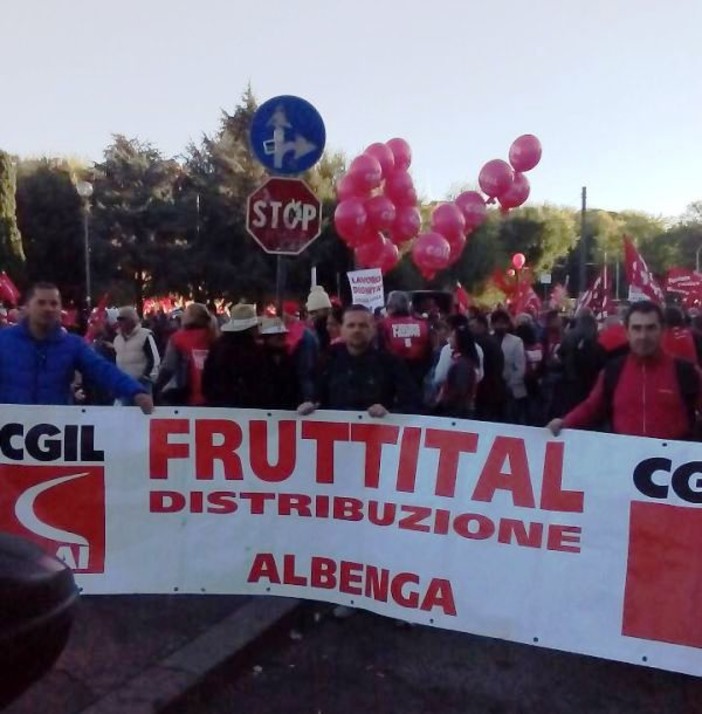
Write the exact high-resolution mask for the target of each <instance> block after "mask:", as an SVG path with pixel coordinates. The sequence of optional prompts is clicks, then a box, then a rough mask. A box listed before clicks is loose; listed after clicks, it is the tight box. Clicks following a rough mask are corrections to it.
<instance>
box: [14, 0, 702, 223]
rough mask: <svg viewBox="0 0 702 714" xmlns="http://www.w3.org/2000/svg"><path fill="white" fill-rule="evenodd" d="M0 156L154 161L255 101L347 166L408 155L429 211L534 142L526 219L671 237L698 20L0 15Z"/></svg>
mask: <svg viewBox="0 0 702 714" xmlns="http://www.w3.org/2000/svg"><path fill="white" fill-rule="evenodd" d="M0 25H1V26H2V41H1V42H0V102H2V104H3V105H4V106H3V107H2V110H0V148H1V149H3V150H5V151H9V152H10V153H16V154H20V155H23V156H26V155H31V156H37V155H44V154H46V155H52V156H53V155H70V156H78V157H81V158H85V159H87V160H91V161H92V160H99V159H100V158H101V155H102V151H103V149H104V148H105V147H106V146H107V145H108V144H109V142H110V140H111V136H112V134H114V133H121V134H125V135H127V136H128V137H138V138H140V139H142V140H146V141H150V142H152V143H153V144H155V145H156V146H157V147H158V148H159V149H160V150H161V151H162V152H163V153H164V154H165V155H168V156H172V155H177V154H180V153H181V152H183V150H184V148H185V147H186V145H187V144H188V142H189V141H191V140H195V141H198V140H199V139H200V137H201V136H202V134H203V133H210V134H211V133H213V132H214V131H215V130H216V129H217V126H218V123H219V119H220V111H221V110H222V109H225V110H229V111H232V110H233V109H234V107H235V106H236V104H237V102H238V101H239V99H240V97H241V95H242V93H243V91H244V90H245V89H246V86H247V84H248V83H249V82H250V83H251V86H252V88H253V90H254V93H255V95H256V97H257V99H258V100H259V101H260V102H263V101H265V100H266V99H268V98H270V97H273V96H276V95H280V94H294V95H298V96H301V97H304V98H305V99H307V100H308V101H310V102H311V103H312V104H313V105H315V106H316V107H317V109H318V110H319V112H320V113H321V115H322V117H323V119H324V121H325V124H326V128H327V147H328V148H329V149H333V150H341V151H344V152H345V153H346V154H347V155H349V157H352V156H354V155H356V154H357V153H359V152H361V151H362V150H363V149H364V148H365V146H367V145H368V144H370V143H373V142H376V141H384V140H387V139H389V138H391V137H393V136H401V137H403V138H405V139H406V140H407V141H409V143H410V145H411V147H412V150H413V163H412V169H411V170H412V173H413V175H414V178H415V182H416V184H417V186H418V187H419V189H420V192H421V193H422V195H423V196H424V197H426V198H431V199H441V198H444V197H445V196H446V195H447V194H448V193H449V192H450V191H451V190H452V189H455V188H456V187H459V186H463V185H469V184H475V183H476V181H477V177H478V173H479V171H480V167H481V166H482V165H483V164H484V163H485V162H486V161H488V160H490V159H493V158H507V153H508V150H509V146H510V144H511V142H512V141H513V140H514V139H515V138H516V137H517V136H519V135H520V134H524V133H533V134H536V135H537V136H538V137H539V138H540V140H541V142H542V145H543V158H542V161H541V163H540V164H539V166H538V167H537V168H536V169H534V170H533V171H532V172H530V174H529V178H530V181H531V185H532V194H531V198H530V203H541V202H544V201H548V202H550V203H555V204H561V205H569V206H578V205H579V201H580V193H581V187H582V186H587V188H588V198H589V202H590V205H591V206H592V207H598V208H603V209H607V210H626V209H633V210H642V211H647V212H649V213H653V214H659V215H664V216H669V217H674V216H677V215H679V214H681V213H682V212H683V211H684V210H685V207H686V206H687V205H688V204H689V203H690V202H692V201H694V200H698V199H702V172H701V171H700V163H701V161H702V81H700V77H702V40H701V39H700V37H701V31H700V28H702V2H700V0H669V1H668V2H664V0H532V1H531V2H523V1H521V0H489V1H488V0H431V2H420V0H405V1H403V2H401V1H400V0H355V1H354V2H353V3H352V2H344V3H339V2H335V1H334V0H287V1H286V2H283V1H282V0H266V1H265V2H252V1H250V0H247V1H246V2H243V1H242V0H195V1H193V0H119V2H116V1H115V0H92V1H91V2H88V1H87V0H0Z"/></svg>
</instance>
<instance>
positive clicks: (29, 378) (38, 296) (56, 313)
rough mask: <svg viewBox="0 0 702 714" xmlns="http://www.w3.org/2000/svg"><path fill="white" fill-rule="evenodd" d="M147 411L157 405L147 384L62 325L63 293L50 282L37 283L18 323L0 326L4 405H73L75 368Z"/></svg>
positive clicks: (1, 400)
mask: <svg viewBox="0 0 702 714" xmlns="http://www.w3.org/2000/svg"><path fill="white" fill-rule="evenodd" d="M76 371H77V372H80V373H81V374H82V375H83V377H84V378H85V379H88V380H90V381H91V382H94V383H95V384H96V385H98V386H99V387H101V388H103V389H106V390H109V391H111V392H112V393H114V394H115V395H116V396H118V397H122V398H125V399H131V400H132V401H133V403H134V404H135V405H136V406H138V407H139V408H140V409H141V411H142V412H144V414H150V413H151V412H152V411H153V408H154V403H153V400H152V398H151V396H150V395H149V394H147V393H146V391H145V389H144V387H142V386H141V385H140V384H139V382H137V381H136V380H135V379H132V378H131V377H130V376H129V375H127V374H125V373H124V372H122V371H121V370H119V369H117V367H115V365H113V364H112V363H111V362H108V361H107V360H106V359H103V358H102V357H100V356H99V355H98V354H96V353H95V352H93V351H92V350H91V349H90V348H89V347H88V345H87V344H85V342H84V341H83V340H82V339H81V338H80V337H79V336H78V335H72V334H70V333H68V332H66V331H65V330H64V329H63V328H62V327H61V295H60V293H59V291H58V288H57V287H56V286H55V285H52V284H51V283H37V284H36V285H34V286H33V287H32V288H31V290H30V292H29V294H28V296H27V303H26V313H25V318H24V320H22V322H21V323H20V324H19V325H16V326H15V327H8V328H6V329H4V330H0V404H57V405H60V404H70V401H71V400H70V397H71V383H72V382H73V377H74V373H75V372H76Z"/></svg>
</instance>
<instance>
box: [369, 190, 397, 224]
mask: <svg viewBox="0 0 702 714" xmlns="http://www.w3.org/2000/svg"><path fill="white" fill-rule="evenodd" d="M364 205H365V208H366V213H367V214H368V223H369V225H370V226H371V228H374V229H375V230H376V231H387V230H390V228H392V226H393V223H394V222H395V216H396V213H397V212H396V210H395V204H394V203H393V202H392V201H391V200H390V199H389V198H388V197H387V196H382V195H381V196H373V197H372V198H369V199H368V200H367V201H366V202H365V204H364Z"/></svg>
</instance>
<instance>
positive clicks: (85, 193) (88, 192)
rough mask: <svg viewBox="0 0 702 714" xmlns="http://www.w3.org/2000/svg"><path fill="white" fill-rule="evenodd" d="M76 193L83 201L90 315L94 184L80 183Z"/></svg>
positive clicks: (86, 289) (86, 303)
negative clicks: (91, 222) (91, 217)
mask: <svg viewBox="0 0 702 714" xmlns="http://www.w3.org/2000/svg"><path fill="white" fill-rule="evenodd" d="M76 191H77V192H78V195H79V196H80V197H81V198H82V199H83V253H84V257H85V305H86V307H87V308H88V313H90V308H91V307H92V298H91V293H92V291H91V286H90V197H91V196H92V195H93V184H91V183H89V182H88V181H79V182H78V183H77V184H76Z"/></svg>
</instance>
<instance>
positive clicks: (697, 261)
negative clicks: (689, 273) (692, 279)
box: [695, 243, 702, 273]
mask: <svg viewBox="0 0 702 714" xmlns="http://www.w3.org/2000/svg"><path fill="white" fill-rule="evenodd" d="M701 250H702V243H700V245H699V247H698V248H697V250H696V251H695V272H696V273H699V272H700V251H701Z"/></svg>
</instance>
